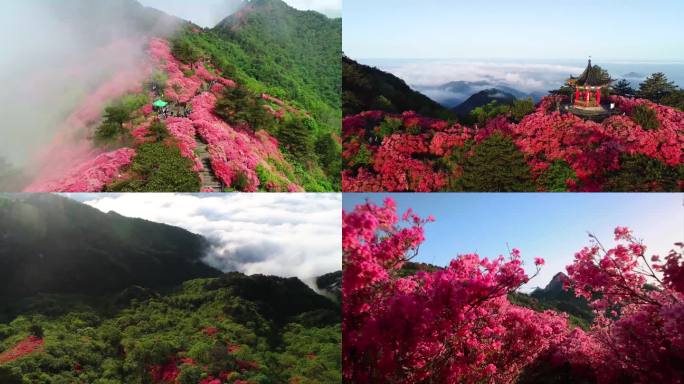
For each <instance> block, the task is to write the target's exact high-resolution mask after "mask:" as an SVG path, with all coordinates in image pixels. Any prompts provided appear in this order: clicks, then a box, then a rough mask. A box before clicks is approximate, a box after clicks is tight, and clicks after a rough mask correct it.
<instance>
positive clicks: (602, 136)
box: [342, 96, 684, 192]
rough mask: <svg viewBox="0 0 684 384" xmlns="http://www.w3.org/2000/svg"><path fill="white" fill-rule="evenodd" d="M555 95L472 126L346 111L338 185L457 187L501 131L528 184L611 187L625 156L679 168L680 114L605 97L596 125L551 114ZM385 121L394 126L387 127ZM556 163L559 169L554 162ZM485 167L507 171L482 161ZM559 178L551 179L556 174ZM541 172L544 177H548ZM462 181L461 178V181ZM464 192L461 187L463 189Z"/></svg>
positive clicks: (664, 186) (659, 183) (683, 149)
mask: <svg viewBox="0 0 684 384" xmlns="http://www.w3.org/2000/svg"><path fill="white" fill-rule="evenodd" d="M561 100H562V97H561V96H550V97H547V98H544V99H543V100H542V101H541V103H540V104H539V105H538V107H537V109H536V110H535V111H534V112H533V113H530V114H527V115H526V116H525V117H523V118H522V119H520V122H519V123H515V122H511V121H510V119H508V118H507V117H505V116H497V117H493V118H490V119H489V120H487V122H486V124H484V125H479V126H478V129H474V128H471V127H467V126H462V125H460V124H450V123H448V122H446V121H442V120H438V119H430V118H424V117H421V116H419V115H417V114H415V113H413V112H405V113H403V114H401V115H392V114H388V113H384V112H379V111H369V112H364V113H361V114H359V115H355V116H348V117H345V118H344V121H343V146H344V149H343V153H342V156H343V168H344V170H343V188H344V190H345V191H350V192H353V191H422V192H425V191H443V190H461V189H463V187H461V189H459V186H458V185H459V183H455V180H457V179H458V178H460V177H462V175H463V171H464V170H463V168H464V167H465V166H466V164H468V161H469V159H471V158H473V157H475V156H476V155H477V154H478V153H480V152H482V151H481V150H478V148H479V147H480V146H482V145H483V143H484V142H486V141H487V139H488V138H489V137H491V136H493V135H502V136H504V137H506V138H507V139H509V140H511V141H512V142H513V144H514V145H515V148H514V151H515V152H517V153H518V154H517V155H515V154H513V155H512V156H514V157H521V158H522V159H523V160H524V161H525V162H526V163H527V165H528V166H529V169H530V175H531V179H532V181H533V182H534V184H535V186H534V189H536V190H539V191H546V190H556V191H557V190H570V191H601V190H611V189H613V188H614V183H611V182H609V179H610V178H611V177H613V176H614V175H615V173H617V172H620V171H621V170H622V169H623V168H624V167H627V165H626V163H625V162H624V161H623V159H624V158H625V157H627V156H639V155H643V156H645V157H647V158H649V159H653V160H654V161H656V162H658V164H662V166H663V167H665V168H668V169H670V170H668V171H666V172H669V173H673V172H674V173H677V174H681V170H682V169H684V168H682V166H683V165H684V112H681V111H679V110H677V109H674V108H671V107H667V106H663V105H658V104H655V103H652V102H650V101H647V100H642V99H630V98H625V97H617V96H616V97H612V98H611V101H612V102H614V103H615V104H616V107H617V108H618V110H619V111H621V112H623V115H614V116H612V117H609V118H607V119H606V120H604V121H603V122H602V123H596V122H593V121H587V120H583V119H580V118H579V117H577V116H575V115H572V114H569V113H561V112H558V111H557V105H558V103H559V102H560V101H561ZM388 121H393V122H397V123H398V124H392V125H391V126H390V125H388V123H387V122H388ZM561 165H562V166H563V167H562V168H559V167H560V166H561ZM490 167H491V169H490V170H489V171H488V172H485V171H480V174H478V175H476V177H481V178H487V177H489V176H490V174H491V173H492V172H494V173H496V172H500V173H505V172H508V171H509V169H507V168H506V167H500V166H499V167H498V168H501V169H495V168H497V166H496V165H495V164H490ZM561 176H564V177H565V179H563V180H559V179H558V177H561ZM549 177H552V179H551V180H550V179H549ZM467 184H469V183H466V185H467ZM490 184H491V185H494V187H491V188H490V187H487V186H484V187H483V188H485V189H481V190H509V189H510V190H519V191H522V190H526V188H527V186H526V187H521V186H520V185H519V182H517V181H513V182H512V183H508V184H507V185H505V186H501V185H499V184H497V183H493V184H492V183H490ZM643 188H647V189H648V190H682V189H684V179H682V178H679V179H678V180H677V181H676V182H675V183H674V185H673V183H671V182H670V181H669V180H662V179H657V178H656V179H652V180H651V179H649V178H647V177H644V178H642V179H640V180H638V182H637V185H635V186H634V189H639V190H641V189H643ZM465 190H468V189H467V188H466V189H465Z"/></svg>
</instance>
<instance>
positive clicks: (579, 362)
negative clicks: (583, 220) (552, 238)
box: [556, 227, 684, 383]
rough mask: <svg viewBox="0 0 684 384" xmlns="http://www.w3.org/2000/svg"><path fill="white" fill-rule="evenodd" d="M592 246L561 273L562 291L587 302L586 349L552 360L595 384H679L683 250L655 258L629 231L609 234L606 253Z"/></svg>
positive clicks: (565, 350)
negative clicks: (592, 316) (590, 311)
mask: <svg viewBox="0 0 684 384" xmlns="http://www.w3.org/2000/svg"><path fill="white" fill-rule="evenodd" d="M592 239H593V242H592V244H591V245H590V246H588V247H585V248H583V249H582V250H581V251H580V252H578V253H577V254H576V255H575V261H574V263H573V264H572V265H570V266H568V267H567V270H568V276H569V279H568V280H567V281H566V285H567V286H568V287H572V288H573V289H574V291H575V292H576V293H577V295H579V296H582V297H585V298H587V299H588V300H591V305H592V306H593V308H594V309H595V311H596V320H595V321H594V324H593V327H592V330H591V333H590V334H589V335H587V336H586V337H585V336H583V338H585V339H586V342H574V344H571V345H564V346H562V347H561V348H560V349H559V351H558V352H557V353H558V355H559V356H557V357H556V358H557V359H561V360H562V359H564V358H567V359H568V361H569V362H570V364H571V365H573V366H579V367H581V369H583V370H587V367H589V368H590V370H591V372H592V373H593V376H595V377H596V378H597V381H598V382H599V383H614V382H618V381H619V382H667V383H681V382H683V381H684V379H683V378H684V366H682V364H681V362H682V361H684V264H683V262H684V259H683V258H682V247H684V244H682V243H678V244H676V246H677V249H675V250H672V251H670V253H669V254H668V255H667V256H665V257H664V258H661V257H660V256H658V255H652V254H651V255H649V253H648V251H647V247H646V246H645V245H644V244H643V243H642V242H640V241H639V240H638V239H637V238H636V237H634V235H633V234H632V233H631V231H630V230H629V229H628V228H624V227H618V228H616V229H615V240H616V241H618V242H619V243H618V244H617V245H616V246H614V247H612V248H605V247H604V245H603V244H601V243H600V242H599V241H598V239H596V238H595V237H593V236H592ZM587 345H591V346H592V348H591V350H592V351H591V353H584V352H583V350H585V349H587Z"/></svg>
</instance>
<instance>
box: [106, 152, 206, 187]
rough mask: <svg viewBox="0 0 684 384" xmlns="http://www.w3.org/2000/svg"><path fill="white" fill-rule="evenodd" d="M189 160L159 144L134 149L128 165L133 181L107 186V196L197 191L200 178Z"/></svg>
mask: <svg viewBox="0 0 684 384" xmlns="http://www.w3.org/2000/svg"><path fill="white" fill-rule="evenodd" d="M192 167H193V163H192V161H191V160H189V159H187V158H185V157H183V156H182V155H181V153H180V150H179V149H178V147H176V146H175V145H171V146H169V145H166V144H165V143H162V142H156V143H145V144H143V145H141V146H140V147H138V151H137V154H136V156H135V158H134V159H133V163H132V164H131V168H130V170H131V172H132V173H133V174H134V176H133V178H131V179H129V180H124V181H118V182H116V183H114V184H112V185H110V186H109V187H108V188H107V190H108V191H110V192H191V191H199V189H200V186H201V182H200V178H199V176H198V175H197V173H195V172H194V171H193V170H192Z"/></svg>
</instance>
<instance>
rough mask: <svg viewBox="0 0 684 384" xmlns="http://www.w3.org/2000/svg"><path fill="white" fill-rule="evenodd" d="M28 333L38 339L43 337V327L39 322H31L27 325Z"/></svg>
mask: <svg viewBox="0 0 684 384" xmlns="http://www.w3.org/2000/svg"><path fill="white" fill-rule="evenodd" d="M28 331H29V333H30V334H31V335H33V336H35V337H37V338H39V339H42V338H43V327H41V326H40V324H36V323H34V324H31V326H30V327H29V330H28Z"/></svg>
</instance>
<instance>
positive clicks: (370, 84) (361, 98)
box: [342, 56, 454, 119]
mask: <svg viewBox="0 0 684 384" xmlns="http://www.w3.org/2000/svg"><path fill="white" fill-rule="evenodd" d="M342 81H343V92H342V108H343V111H344V115H345V116H349V115H356V114H358V113H361V112H363V111H370V110H380V111H385V112H389V113H401V112H404V111H415V112H417V113H419V114H421V115H424V116H426V117H434V118H444V119H448V118H453V117H454V114H453V113H452V112H451V111H449V110H448V109H447V108H445V107H443V106H441V105H439V104H438V103H437V102H435V101H433V100H431V99H430V98H428V97H427V96H425V95H423V94H421V93H420V92H417V91H414V90H412V89H411V87H409V86H408V85H407V84H406V83H405V82H404V81H403V80H401V79H400V78H398V77H396V76H394V75H392V74H389V73H386V72H383V71H381V70H379V69H377V68H373V67H369V66H367V65H363V64H359V63H357V62H356V61H354V60H352V59H350V58H348V57H346V56H344V58H343V61H342Z"/></svg>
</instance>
